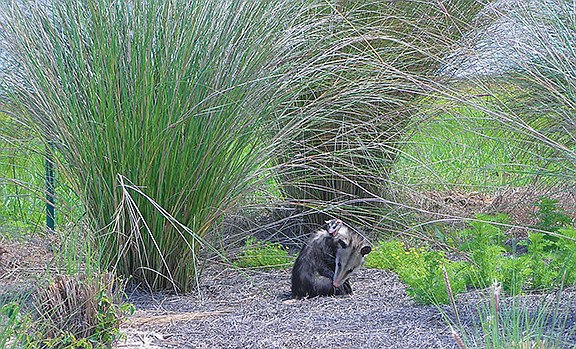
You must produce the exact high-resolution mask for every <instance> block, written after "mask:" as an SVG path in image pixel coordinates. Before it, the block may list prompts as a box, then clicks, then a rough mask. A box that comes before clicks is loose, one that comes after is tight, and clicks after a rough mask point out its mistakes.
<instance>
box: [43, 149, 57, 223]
mask: <svg viewBox="0 0 576 349" xmlns="http://www.w3.org/2000/svg"><path fill="white" fill-rule="evenodd" d="M50 148H51V147H50V145H47V146H46V166H45V167H46V228H47V230H48V232H53V231H54V228H55V223H54V221H55V218H56V215H55V212H54V211H55V208H56V191H55V187H56V179H55V177H54V160H53V158H52V150H51V149H50Z"/></svg>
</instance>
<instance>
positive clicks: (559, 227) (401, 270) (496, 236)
mask: <svg viewBox="0 0 576 349" xmlns="http://www.w3.org/2000/svg"><path fill="white" fill-rule="evenodd" d="M556 204H557V202H555V201H553V200H547V199H546V200H544V199H543V200H541V201H540V203H539V204H538V207H539V210H538V214H537V216H538V217H539V222H538V224H537V225H536V226H535V227H538V229H539V230H541V231H549V232H551V233H553V235H551V234H546V233H543V232H540V231H532V232H529V233H528V238H527V239H526V240H524V241H521V242H519V244H520V245H525V246H526V247H527V252H526V253H522V254H521V253H518V252H517V251H515V250H513V249H512V248H511V247H510V246H508V245H507V244H506V240H507V237H506V234H505V231H504V227H505V226H506V223H507V221H508V217H507V216H506V215H503V214H496V215H485V214H479V215H477V216H476V220H473V221H471V222H470V223H469V227H468V228H466V229H463V230H461V231H459V232H458V233H457V234H455V239H454V241H455V242H454V246H453V247H457V248H459V249H460V250H461V251H462V252H464V253H466V254H467V255H468V257H469V261H452V260H450V259H448V258H447V257H446V255H445V253H444V252H442V251H433V250H431V249H429V248H425V247H420V248H406V247H405V246H404V244H403V243H402V242H400V241H397V240H392V241H386V242H381V243H379V244H377V245H376V247H375V248H374V250H373V252H372V253H371V254H370V255H368V257H367V258H366V266H367V267H369V268H382V269H390V270H393V271H394V272H396V273H397V274H398V276H399V277H400V279H401V280H402V281H403V282H404V283H406V285H407V292H408V294H409V295H411V296H413V297H414V299H415V300H416V301H417V302H420V303H426V304H427V303H447V302H448V301H449V298H448V297H449V296H448V293H447V291H446V280H445V278H444V274H443V269H445V270H446V276H447V278H448V282H450V287H451V289H452V292H453V294H458V293H461V292H464V291H465V290H466V289H467V288H487V287H490V286H491V285H494V283H495V282H498V283H500V284H501V285H502V287H503V289H504V291H505V292H506V293H508V294H511V295H516V294H520V293H522V292H525V291H531V290H534V291H539V290H546V289H550V288H552V287H554V286H555V285H558V284H560V283H563V284H567V285H571V284H574V283H576V229H574V228H570V227H567V225H568V224H569V223H570V222H571V219H570V217H569V216H568V215H567V214H566V213H565V212H563V211H562V210H560V209H558V208H557V207H556ZM551 237H554V238H553V239H552V238H551Z"/></svg>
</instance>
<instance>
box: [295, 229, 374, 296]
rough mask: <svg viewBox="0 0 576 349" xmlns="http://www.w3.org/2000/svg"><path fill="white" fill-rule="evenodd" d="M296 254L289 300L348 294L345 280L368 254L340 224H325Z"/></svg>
mask: <svg viewBox="0 0 576 349" xmlns="http://www.w3.org/2000/svg"><path fill="white" fill-rule="evenodd" d="M326 223H327V228H328V230H324V229H320V230H318V231H316V233H314V235H313V236H312V237H311V238H310V239H309V240H308V242H307V243H306V245H305V246H304V247H303V248H302V250H301V251H300V254H299V255H298V258H297V259H296V262H295V263H294V267H293V268H292V297H293V298H304V297H316V296H332V295H337V296H338V295H347V294H352V287H351V286H350V283H349V281H348V278H349V277H350V275H351V274H352V272H353V271H355V270H356V269H358V268H359V267H360V266H361V265H362V262H363V261H364V257H365V256H366V255H367V254H368V253H369V252H370V251H371V247H370V245H369V244H368V243H367V242H366V240H365V239H364V238H363V237H362V236H361V235H360V234H358V233H356V232H353V231H351V230H350V229H348V228H347V227H346V226H345V225H344V224H343V223H342V221H340V220H334V219H333V220H331V221H328V222H326Z"/></svg>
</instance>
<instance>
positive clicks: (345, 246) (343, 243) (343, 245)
mask: <svg viewBox="0 0 576 349" xmlns="http://www.w3.org/2000/svg"><path fill="white" fill-rule="evenodd" d="M338 243H339V244H340V246H341V247H342V248H347V247H348V244H346V241H344V240H338Z"/></svg>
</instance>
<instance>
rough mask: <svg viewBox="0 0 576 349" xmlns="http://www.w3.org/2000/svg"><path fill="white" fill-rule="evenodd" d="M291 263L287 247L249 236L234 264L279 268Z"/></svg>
mask: <svg viewBox="0 0 576 349" xmlns="http://www.w3.org/2000/svg"><path fill="white" fill-rule="evenodd" d="M292 263H294V257H293V256H291V255H290V254H289V253H288V248H287V247H284V246H282V245H281V244H278V243H271V242H268V241H260V240H256V239H255V238H249V239H247V240H246V243H245V244H244V247H243V249H242V252H241V253H240V255H239V256H238V259H237V260H236V262H235V263H234V264H235V265H236V266H238V267H240V268H272V269H274V268H278V269H280V268H287V267H289V266H291V265H292Z"/></svg>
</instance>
